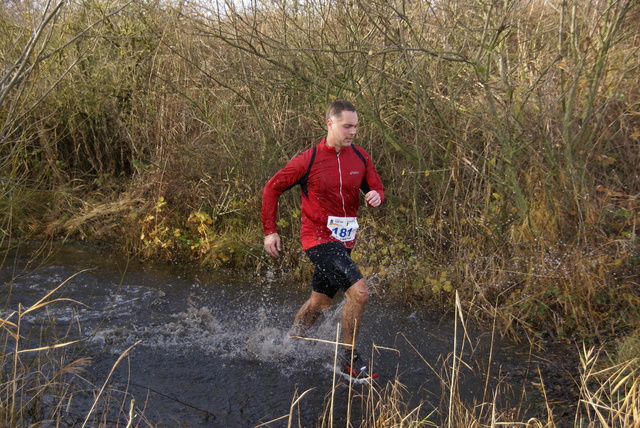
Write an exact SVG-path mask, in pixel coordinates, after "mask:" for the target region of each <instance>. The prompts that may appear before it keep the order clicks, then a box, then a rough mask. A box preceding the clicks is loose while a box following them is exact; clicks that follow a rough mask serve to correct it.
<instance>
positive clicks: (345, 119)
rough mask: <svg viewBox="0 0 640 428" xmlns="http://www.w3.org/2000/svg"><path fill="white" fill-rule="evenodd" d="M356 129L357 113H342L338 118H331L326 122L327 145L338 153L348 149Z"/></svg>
mask: <svg viewBox="0 0 640 428" xmlns="http://www.w3.org/2000/svg"><path fill="white" fill-rule="evenodd" d="M357 128H358V113H356V112H355V111H346V110H345V111H343V112H342V114H341V115H340V116H333V117H331V119H329V120H327V130H328V131H327V145H328V146H330V147H335V149H336V151H340V149H342V148H343V147H349V146H350V145H351V143H352V142H353V139H354V138H355V136H356V131H357Z"/></svg>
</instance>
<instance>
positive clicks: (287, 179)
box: [261, 150, 310, 236]
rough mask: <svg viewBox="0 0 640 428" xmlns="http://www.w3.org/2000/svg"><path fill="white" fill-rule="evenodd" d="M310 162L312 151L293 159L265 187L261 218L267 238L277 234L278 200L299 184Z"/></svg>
mask: <svg viewBox="0 0 640 428" xmlns="http://www.w3.org/2000/svg"><path fill="white" fill-rule="evenodd" d="M309 161H310V151H309V150H307V151H305V152H302V153H301V154H299V155H298V156H296V157H295V158H293V159H291V160H290V161H289V163H287V165H286V166H285V167H284V168H282V169H281V170H280V171H278V172H276V173H275V175H274V176H273V177H271V179H269V181H267V184H265V185H264V189H263V190H262V211H261V217H262V228H263V229H264V234H265V236H266V235H270V234H272V233H276V232H277V227H276V218H277V216H278V199H279V198H280V195H281V194H282V193H284V192H285V191H287V190H289V189H290V188H292V187H293V186H295V185H296V184H299V180H300V178H301V177H302V176H303V175H304V174H305V172H306V171H307V168H308V166H309V165H308V164H309Z"/></svg>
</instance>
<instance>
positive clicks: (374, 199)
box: [364, 190, 382, 207]
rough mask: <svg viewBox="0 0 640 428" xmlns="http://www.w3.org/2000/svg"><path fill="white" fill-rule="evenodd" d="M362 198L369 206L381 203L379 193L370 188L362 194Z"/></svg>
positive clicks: (376, 205)
mask: <svg viewBox="0 0 640 428" xmlns="http://www.w3.org/2000/svg"><path fill="white" fill-rule="evenodd" d="M364 200H365V201H367V205H369V206H370V207H378V206H380V204H381V203H382V198H381V197H380V194H379V193H378V192H377V191H375V190H372V191H370V192H369V193H367V194H366V195H364Z"/></svg>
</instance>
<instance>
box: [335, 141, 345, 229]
mask: <svg viewBox="0 0 640 428" xmlns="http://www.w3.org/2000/svg"><path fill="white" fill-rule="evenodd" d="M340 153H342V150H341V151H339V152H338V153H337V158H338V175H339V176H340V200H341V201H342V212H343V213H344V217H346V216H347V209H346V207H345V206H344V195H343V194H342V165H341V163H340Z"/></svg>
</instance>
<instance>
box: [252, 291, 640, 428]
mask: <svg viewBox="0 0 640 428" xmlns="http://www.w3.org/2000/svg"><path fill="white" fill-rule="evenodd" d="M454 312H455V319H456V328H455V330H454V333H453V335H454V337H453V338H452V339H453V340H452V349H451V352H450V354H448V355H446V356H443V358H441V359H439V360H438V361H437V362H436V363H431V362H429V361H428V360H427V358H425V357H424V356H422V355H420V357H421V359H422V361H423V362H424V365H425V366H426V368H427V370H428V371H430V372H431V373H432V374H433V375H435V376H436V377H437V378H438V379H440V389H439V391H435V390H434V391H432V395H433V402H428V401H422V402H419V403H415V400H414V399H412V395H413V394H414V393H415V391H409V390H407V389H406V387H405V386H404V385H403V384H402V382H401V379H400V377H399V376H398V375H396V377H395V378H391V379H389V380H388V381H387V382H385V383H384V384H382V385H379V384H377V383H375V382H373V383H367V384H362V383H359V384H356V383H352V382H346V383H344V382H343V383H339V382H336V378H334V383H333V386H332V388H331V390H330V391H328V392H327V393H326V403H325V409H324V412H323V414H322V415H321V416H320V418H319V420H318V423H317V424H316V425H314V426H318V427H324V428H332V427H338V426H340V427H343V426H344V427H355V426H358V427H363V428H364V427H385V428H397V427H441V428H445V427H446V428H452V427H455V428H458V427H460V428H461V427H464V428H470V427H474V428H488V427H502V426H507V427H514V428H515V427H530V428H556V427H568V426H573V427H635V426H637V425H638V420H637V417H638V415H637V409H638V405H639V403H638V398H640V395H638V383H639V382H640V373H638V368H639V367H640V366H638V358H637V357H629V356H628V355H627V356H626V357H622V358H620V357H618V358H617V361H614V360H612V357H611V355H607V352H606V351H605V350H604V348H598V347H593V346H586V345H584V346H582V347H581V348H580V349H576V353H577V355H578V357H579V367H576V369H577V370H578V371H579V373H580V375H579V377H578V378H575V379H574V384H572V385H562V388H563V389H565V392H566V391H567V390H571V391H573V390H575V391H578V393H577V394H569V393H566V394H565V396H566V397H567V399H568V397H569V396H577V397H578V398H577V402H575V403H569V406H570V407H571V408H572V409H574V412H575V413H574V414H562V412H560V411H558V412H556V409H555V407H556V406H557V405H558V404H560V405H561V406H564V404H563V403H559V402H558V401H557V400H555V399H553V398H552V397H551V395H550V393H549V392H547V390H548V389H550V387H549V386H548V385H547V380H546V379H545V378H544V377H543V375H542V372H541V370H540V369H539V368H538V369H537V374H536V373H535V372H536V368H535V366H534V365H532V367H531V371H532V373H530V375H531V376H533V379H526V380H523V384H522V385H520V386H516V385H509V384H508V383H507V382H505V381H504V380H503V379H502V376H503V374H500V373H494V372H492V367H495V366H496V364H495V362H494V355H495V353H494V351H493V348H494V346H497V343H498V340H497V337H496V336H495V334H496V332H495V331H494V332H493V335H492V337H491V345H490V349H489V352H488V353H486V357H484V358H486V360H485V361H478V358H480V357H479V355H478V354H475V353H474V352H467V350H466V348H472V349H473V348H474V347H475V346H476V345H477V344H474V343H473V341H472V339H471V338H470V335H469V334H468V332H467V328H468V324H469V321H468V320H467V318H466V316H465V314H466V313H467V311H466V310H464V309H463V308H462V304H461V301H460V299H459V297H456V305H455V311H454ZM338 333H339V328H338V332H337V334H336V341H335V343H334V344H335V346H336V360H334V363H336V364H337V349H338V346H339V345H340V343H339V341H338V337H339V334H338ZM405 339H406V338H405ZM306 340H316V339H312V338H311V339H309V338H307V339H306ZM407 342H408V343H409V345H411V346H410V347H411V348H413V350H414V351H416V352H417V350H416V348H415V347H413V345H412V344H411V343H410V342H409V341H408V339H407ZM380 350H381V349H379V348H376V347H375V344H374V352H373V354H374V356H375V355H377V354H378V353H379V351H380ZM384 351H394V350H393V349H389V348H385V349H384ZM395 352H398V351H395ZM371 365H372V366H373V367H374V368H375V359H372V360H371ZM472 367H473V369H472ZM412 370H419V367H412ZM470 371H471V372H472V373H473V376H475V377H477V378H478V379H480V380H481V381H482V379H483V377H484V388H482V390H481V391H478V392H477V393H475V394H472V396H471V397H469V395H470V394H469V393H468V391H467V394H461V392H462V391H463V388H464V387H463V386H462V385H461V379H462V378H463V377H464V375H468V374H469V372H470ZM514 387H515V388H516V389H517V388H520V389H521V391H514V390H513V388H514ZM345 389H346V390H347V391H348V392H347V393H346V394H345ZM534 389H535V390H537V391H538V392H539V395H540V399H539V400H538V401H539V402H536V403H532V402H531V400H530V399H527V398H526V397H527V396H528V395H530V394H531V392H532V390H534ZM309 392H310V390H308V391H304V392H303V393H301V394H296V395H295V397H294V398H293V399H292V402H291V411H290V413H289V414H287V415H283V416H282V417H280V418H276V419H274V420H272V421H268V422H265V423H263V424H260V425H257V426H256V427H258V426H260V427H268V426H274V425H273V424H276V423H278V422H280V421H282V420H285V419H286V420H287V426H288V427H292V426H297V427H305V426H307V425H305V424H304V423H302V422H301V420H300V413H301V412H302V410H301V404H302V403H304V400H305V395H306V394H307V393H309ZM345 396H346V398H347V400H348V404H347V405H346V406H338V405H337V404H336V400H341V401H344V400H345ZM438 397H439V399H438ZM278 426H280V425H278Z"/></svg>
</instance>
